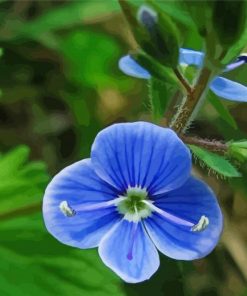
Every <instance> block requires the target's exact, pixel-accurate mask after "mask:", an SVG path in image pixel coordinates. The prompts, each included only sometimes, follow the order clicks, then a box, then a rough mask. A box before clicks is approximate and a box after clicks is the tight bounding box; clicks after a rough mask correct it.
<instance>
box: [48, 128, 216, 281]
mask: <svg viewBox="0 0 247 296" xmlns="http://www.w3.org/2000/svg"><path fill="white" fill-rule="evenodd" d="M190 173H191V154H190V152H189V149H188V148H187V147H186V146H185V145H184V144H183V142H182V141H181V140H180V139H179V138H178V137H177V135H176V134H175V133H174V132H173V131H172V130H171V129H168V128H162V127H158V126H156V125H154V124H151V123H145V122H136V123H122V124H115V125H112V126H110V127H108V128H106V129H104V130H102V131H101V132H100V133H99V134H98V135H97V137H96V139H95V141H94V143H93V146H92V151H91V158H89V159H84V160H81V161H78V162H76V163H74V164H72V165H70V166H68V167H66V168H65V169H63V170H62V171H61V172H60V173H58V174H57V175H56V176H55V177H54V178H53V180H52V181H51V182H50V184H49V185H48V187H47V189H46V192H45V196H44V201H43V215H44V221H45V224H46V227H47V229H48V231H49V232H50V233H51V234H52V235H53V236H54V237H55V238H57V239H58V240H59V241H60V242H62V243H64V244H67V245H70V246H73V247H77V248H81V249H86V248H94V247H99V255H100V257H101V259H102V260H103V262H104V263H105V264H106V265H107V266H108V267H109V268H111V269H112V270H113V271H114V272H116V273H117V274H118V275H119V276H120V277H121V278H122V279H123V280H124V281H126V282H130V283H136V282H141V281H144V280H146V279H149V278H150V277H151V276H152V275H153V273H154V272H155V271H156V270H157V269H158V267H159V255H158V251H157V249H158V250H159V251H160V252H162V253H163V254H165V255H166V256H169V257H171V258H174V259H181V260H193V259H198V258H201V257H204V256H206V255H207V254H208V253H210V252H211V251H212V250H213V248H214V247H215V245H216V244H217V242H218V240H219V237H220V234H221V231H222V214H221V211H220V208H219V205H218V203H217V200H216V198H215V196H214V194H213V192H212V191H211V190H210V189H209V187H208V186H207V185H206V184H205V183H203V182H202V181H199V180H197V179H196V178H194V177H192V176H191V175H190Z"/></svg>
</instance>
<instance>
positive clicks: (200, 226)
mask: <svg viewBox="0 0 247 296" xmlns="http://www.w3.org/2000/svg"><path fill="white" fill-rule="evenodd" d="M208 225H209V219H208V217H206V216H204V215H202V216H201V218H200V220H199V222H198V223H197V224H195V225H194V226H193V227H192V228H191V231H194V232H197V231H203V230H204V229H206V228H207V227H208Z"/></svg>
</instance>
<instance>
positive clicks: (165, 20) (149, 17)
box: [120, 0, 179, 68]
mask: <svg viewBox="0 0 247 296" xmlns="http://www.w3.org/2000/svg"><path fill="white" fill-rule="evenodd" d="M120 5H121V7H122V10H123V12H124V14H125V16H126V18H127V20H128V22H129V24H130V27H131V30H132V32H133V35H134V37H135V39H136V41H137V43H138V44H139V45H140V47H141V48H142V49H143V50H144V51H145V52H146V53H147V54H149V55H150V56H152V57H153V58H154V59H156V60H157V61H159V63H161V64H164V65H166V66H169V67H172V68H176V66H177V64H178V56H179V45H178V32H177V29H176V27H175V25H174V24H173V22H172V21H171V19H170V17H169V16H168V15H166V14H165V13H163V12H162V11H160V9H159V8H157V7H156V6H155V7H154V4H153V3H152V4H149V5H142V6H141V7H140V8H139V9H138V8H136V7H135V6H134V5H132V4H130V3H129V2H127V1H123V0H120Z"/></svg>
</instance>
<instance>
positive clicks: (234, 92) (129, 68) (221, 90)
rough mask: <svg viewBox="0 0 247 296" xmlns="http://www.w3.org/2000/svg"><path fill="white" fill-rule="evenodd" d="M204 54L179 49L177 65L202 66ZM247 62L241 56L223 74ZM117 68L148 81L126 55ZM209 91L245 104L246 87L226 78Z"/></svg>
mask: <svg viewBox="0 0 247 296" xmlns="http://www.w3.org/2000/svg"><path fill="white" fill-rule="evenodd" d="M203 62H204V53H203V52H200V51H194V50H191V49H184V48H180V55H179V64H180V65H194V66H196V67H198V68H201V67H202V66H203ZM246 62H247V56H246V55H241V56H239V57H238V59H237V60H236V61H235V62H234V63H231V64H229V65H227V66H226V68H225V71H224V72H228V71H231V70H233V69H235V68H237V67H239V66H241V65H243V64H244V63H246ZM119 68H120V69H121V70H122V71H123V72H124V73H125V74H127V75H130V76H133V77H136V78H142V79H149V78H151V75H150V73H149V72H148V71H147V70H146V69H144V68H143V67H141V66H140V65H139V64H138V63H137V62H136V61H135V60H134V59H133V58H132V57H131V56H129V55H127V56H124V57H122V58H121V59H120V60H119ZM210 89H211V90H212V91H213V92H214V93H215V94H216V95H217V96H219V97H221V98H224V99H226V100H232V101H237V102H247V87H246V86H244V85H242V84H240V83H238V82H235V81H231V80H229V79H227V78H224V77H220V76H217V77H215V78H214V79H213V80H212V81H211V83H210Z"/></svg>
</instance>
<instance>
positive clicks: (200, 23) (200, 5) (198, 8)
mask: <svg viewBox="0 0 247 296" xmlns="http://www.w3.org/2000/svg"><path fill="white" fill-rule="evenodd" d="M183 3H184V4H185V7H186V9H187V10H188V12H189V14H190V15H191V18H192V19H193V21H194V23H195V24H196V26H197V29H198V32H199V34H200V35H201V36H203V37H204V36H205V35H206V34H207V28H208V26H209V24H208V23H209V21H210V17H211V14H212V11H211V7H210V5H209V2H208V1H204V0H201V1H188V0H184V1H183Z"/></svg>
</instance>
